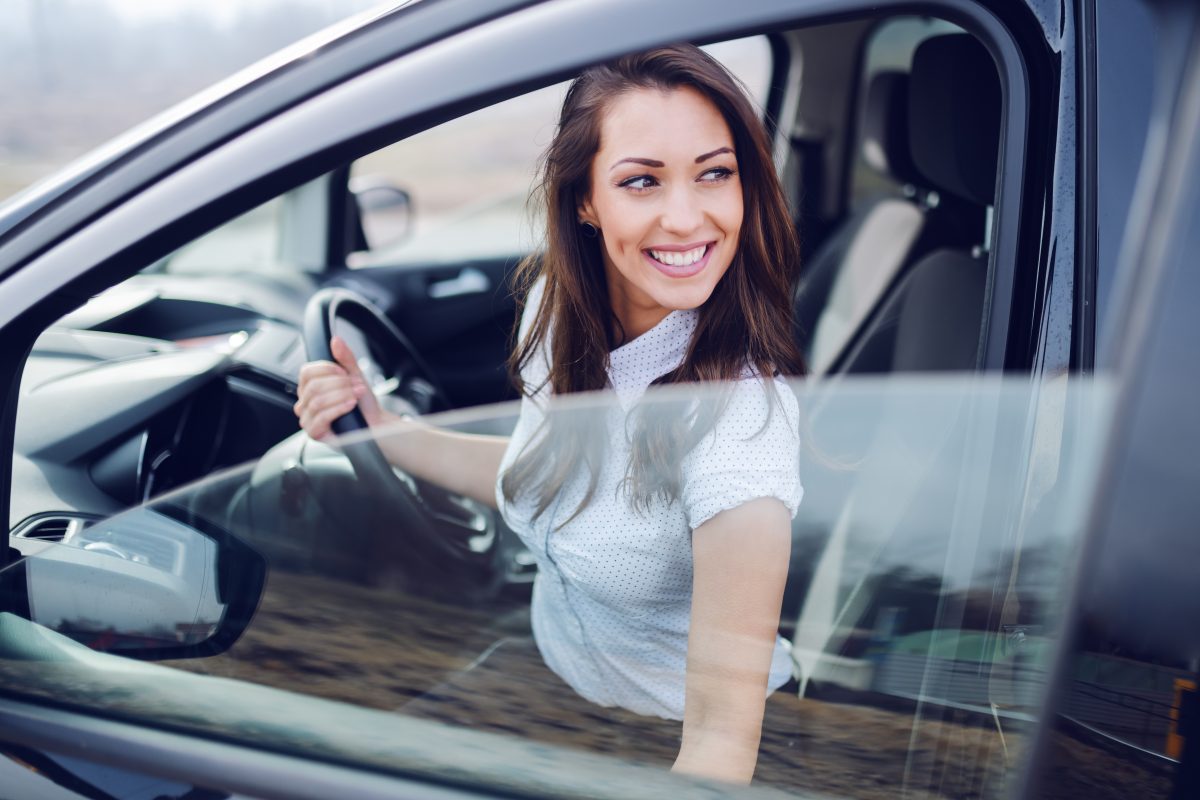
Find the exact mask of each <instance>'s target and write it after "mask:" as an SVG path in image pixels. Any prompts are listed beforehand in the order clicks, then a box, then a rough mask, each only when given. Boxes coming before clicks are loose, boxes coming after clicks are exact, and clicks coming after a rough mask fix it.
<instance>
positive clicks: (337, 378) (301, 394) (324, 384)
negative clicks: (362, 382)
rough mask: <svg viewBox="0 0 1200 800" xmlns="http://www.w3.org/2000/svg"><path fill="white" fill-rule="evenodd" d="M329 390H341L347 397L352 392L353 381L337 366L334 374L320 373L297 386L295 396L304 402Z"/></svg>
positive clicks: (327, 392)
mask: <svg viewBox="0 0 1200 800" xmlns="http://www.w3.org/2000/svg"><path fill="white" fill-rule="evenodd" d="M330 392H341V393H343V394H345V395H346V396H347V397H348V396H350V395H352V394H353V393H354V383H353V381H352V380H351V379H350V378H349V377H347V375H346V373H345V371H344V370H342V369H340V368H339V370H338V374H336V375H321V376H318V377H316V378H312V379H310V380H309V381H307V382H306V383H305V384H304V385H303V386H301V387H298V388H297V390H296V396H297V397H298V398H299V399H300V401H301V402H306V401H308V400H310V399H312V398H315V397H321V396H322V395H326V394H329V393H330Z"/></svg>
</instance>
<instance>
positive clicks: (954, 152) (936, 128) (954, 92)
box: [908, 33, 1000, 205]
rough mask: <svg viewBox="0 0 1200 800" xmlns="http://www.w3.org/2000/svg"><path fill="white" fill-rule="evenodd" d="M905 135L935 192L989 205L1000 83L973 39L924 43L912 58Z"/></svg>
mask: <svg viewBox="0 0 1200 800" xmlns="http://www.w3.org/2000/svg"><path fill="white" fill-rule="evenodd" d="M908 97H909V104H908V136H909V140H910V142H911V143H912V156H913V161H914V162H915V164H916V167H917V169H918V170H919V171H920V173H921V174H922V175H923V176H924V177H925V178H926V179H927V181H928V182H929V183H931V184H932V185H933V187H934V188H936V189H938V190H939V191H946V192H950V193H951V194H955V195H958V196H959V197H963V198H966V199H968V200H971V201H973V202H975V203H978V204H979V205H992V204H993V202H994V198H995V192H996V154H997V150H999V147H1000V78H999V76H998V75H997V73H996V65H995V62H993V61H992V57H991V56H990V55H989V54H988V51H987V50H986V49H985V48H984V46H983V45H982V44H980V43H979V41H977V40H976V39H975V38H974V37H973V36H971V35H969V34H965V33H954V34H948V35H946V36H935V37H933V38H930V39H926V40H925V41H923V42H921V44H920V45H918V46H917V50H916V52H915V53H913V61H912V76H911V78H910V79H909V87H908Z"/></svg>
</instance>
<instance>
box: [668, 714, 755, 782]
mask: <svg viewBox="0 0 1200 800" xmlns="http://www.w3.org/2000/svg"><path fill="white" fill-rule="evenodd" d="M761 738H762V709H761V707H760V708H759V709H758V713H757V714H755V713H754V712H753V711H750V713H749V714H747V715H745V716H744V717H743V718H742V719H735V720H728V721H726V722H724V723H722V722H717V721H712V720H710V721H708V723H707V724H705V723H699V724H693V725H689V724H687V723H685V724H684V727H683V739H682V741H681V742H680V745H679V755H678V757H676V759H675V765H674V766H673V767H672V769H673V770H675V771H678V772H686V773H688V774H690V775H700V776H703V777H705V778H713V779H716V780H721V781H727V782H730V783H750V780H751V778H753V777H754V767H755V765H756V764H757V763H758V745H759V741H760V739H761Z"/></svg>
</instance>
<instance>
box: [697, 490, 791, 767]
mask: <svg viewBox="0 0 1200 800" xmlns="http://www.w3.org/2000/svg"><path fill="white" fill-rule="evenodd" d="M790 523H791V520H790V515H789V514H788V511H787V508H786V507H785V506H784V505H783V504H782V503H781V502H779V501H778V500H776V499H775V498H758V499H755V500H751V501H749V502H747V503H744V504H742V505H740V506H738V507H736V508H733V509H729V510H727V511H723V512H721V513H720V514H717V515H716V516H715V517H713V518H712V519H710V520H709V521H708V522H705V523H704V524H703V525H701V526H700V527H699V528H697V529H696V530H695V531H694V532H693V534H692V560H693V583H692V615H691V625H690V630H689V631H688V652H687V676H686V683H685V687H684V716H683V738H682V741H681V742H680V748H679V757H678V758H677V759H676V761H675V767H674V768H675V769H676V770H679V771H681V772H689V773H693V774H697V775H703V776H705V777H710V778H717V779H720V780H725V781H733V782H737V783H749V782H750V779H751V778H752V777H753V776H754V766H755V764H756V762H757V760H758V744H759V740H760V739H761V737H762V721H763V713H764V710H765V708H766V697H767V685H768V682H769V676H770V671H771V663H772V660H773V656H774V652H775V637H776V631H777V630H778V628H779V609H780V604H781V603H782V600H783V587H784V583H785V582H786V579H787V565H788V560H789V556H790V551H791V524H790Z"/></svg>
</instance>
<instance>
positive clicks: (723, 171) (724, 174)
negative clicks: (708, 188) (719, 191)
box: [700, 167, 735, 183]
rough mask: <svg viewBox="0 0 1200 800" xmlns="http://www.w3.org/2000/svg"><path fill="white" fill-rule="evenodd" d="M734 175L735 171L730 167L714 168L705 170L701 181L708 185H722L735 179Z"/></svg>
mask: <svg viewBox="0 0 1200 800" xmlns="http://www.w3.org/2000/svg"><path fill="white" fill-rule="evenodd" d="M734 174H735V173H734V171H733V170H731V169H730V168H729V167H713V168H712V169H709V170H705V171H704V173H703V174H702V175H701V176H700V180H702V181H705V182H707V183H720V182H721V181H725V180H728V179H729V178H731V177H733V175H734Z"/></svg>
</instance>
